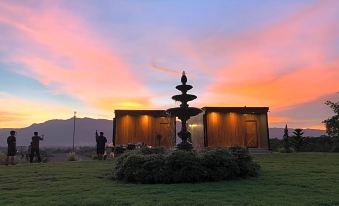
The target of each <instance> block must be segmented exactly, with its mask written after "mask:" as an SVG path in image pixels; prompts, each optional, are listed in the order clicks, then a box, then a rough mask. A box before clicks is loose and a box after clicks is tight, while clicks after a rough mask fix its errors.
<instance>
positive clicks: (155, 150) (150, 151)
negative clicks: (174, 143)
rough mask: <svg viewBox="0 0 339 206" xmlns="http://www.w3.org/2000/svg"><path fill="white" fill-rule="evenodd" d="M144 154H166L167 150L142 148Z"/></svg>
mask: <svg viewBox="0 0 339 206" xmlns="http://www.w3.org/2000/svg"><path fill="white" fill-rule="evenodd" d="M141 153H142V154H165V148H163V147H142V148H141Z"/></svg>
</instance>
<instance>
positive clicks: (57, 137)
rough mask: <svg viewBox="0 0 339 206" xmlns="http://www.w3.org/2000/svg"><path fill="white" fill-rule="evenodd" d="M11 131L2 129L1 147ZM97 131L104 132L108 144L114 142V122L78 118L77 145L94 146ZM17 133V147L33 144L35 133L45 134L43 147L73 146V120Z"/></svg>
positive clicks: (53, 121)
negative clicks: (32, 139) (32, 138)
mask: <svg viewBox="0 0 339 206" xmlns="http://www.w3.org/2000/svg"><path fill="white" fill-rule="evenodd" d="M10 130H11V129H0V146H5V145H6V144H7V142H6V139H7V137H8V135H9V131H10ZM95 130H98V132H104V135H105V136H106V137H107V140H108V142H112V130H113V125H112V120H105V119H91V118H77V119H76V124H75V140H74V142H75V145H76V146H90V145H92V146H94V145H95V144H96V143H95ZM15 131H16V132H17V145H18V146H27V145H29V143H30V142H31V137H32V136H33V132H35V131H37V132H39V134H40V135H41V134H44V135H45V139H44V141H42V142H41V146H42V147H51V146H53V147H54V146H55V147H64V146H67V147H71V146H72V144H73V119H67V120H49V121H47V122H44V123H40V124H32V125H31V126H29V127H26V128H22V129H15Z"/></svg>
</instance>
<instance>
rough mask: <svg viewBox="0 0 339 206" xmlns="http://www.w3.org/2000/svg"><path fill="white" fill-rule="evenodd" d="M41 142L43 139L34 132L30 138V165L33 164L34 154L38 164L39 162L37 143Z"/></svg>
mask: <svg viewBox="0 0 339 206" xmlns="http://www.w3.org/2000/svg"><path fill="white" fill-rule="evenodd" d="M42 140H44V138H43V137H40V136H39V133H38V132H34V136H33V137H32V143H31V155H30V162H31V163H32V162H33V159H34V154H36V156H37V158H38V162H41V157H40V148H39V142H40V141H42Z"/></svg>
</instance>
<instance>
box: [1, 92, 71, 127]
mask: <svg viewBox="0 0 339 206" xmlns="http://www.w3.org/2000/svg"><path fill="white" fill-rule="evenodd" d="M0 105H1V111H0V125H1V128H21V127H27V126H29V125H31V124H32V123H40V122H43V121H46V120H49V119H66V118H69V117H71V116H72V114H73V111H72V110H71V109H70V108H68V107H63V106H59V105H55V104H52V103H48V104H42V103H41V102H39V101H30V100H26V99H22V98H18V97H15V96H13V95H9V94H6V93H0Z"/></svg>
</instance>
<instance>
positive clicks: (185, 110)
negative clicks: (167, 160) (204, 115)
mask: <svg viewBox="0 0 339 206" xmlns="http://www.w3.org/2000/svg"><path fill="white" fill-rule="evenodd" d="M181 83H182V84H181V85H178V86H176V89H177V90H179V91H181V94H178V95H174V96H173V97H172V99H173V100H175V101H179V102H181V104H180V107H175V108H170V109H168V110H167V113H169V114H170V115H172V116H175V117H178V118H179V119H180V120H181V131H180V132H179V133H178V136H179V137H180V139H181V140H182V141H181V143H180V144H178V145H177V148H178V149H180V150H191V149H192V148H193V147H192V143H191V142H189V141H188V140H189V139H190V138H191V133H190V132H189V131H187V124H186V122H187V120H189V119H190V118H191V117H193V116H196V115H198V114H199V113H201V112H202V110H201V109H199V108H195V107H189V105H188V104H187V102H189V101H192V100H194V99H196V98H197V96H195V95H192V94H187V91H188V90H190V89H192V88H193V87H192V86H191V85H188V84H186V83H187V77H186V75H185V72H183V73H182V76H181Z"/></svg>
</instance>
